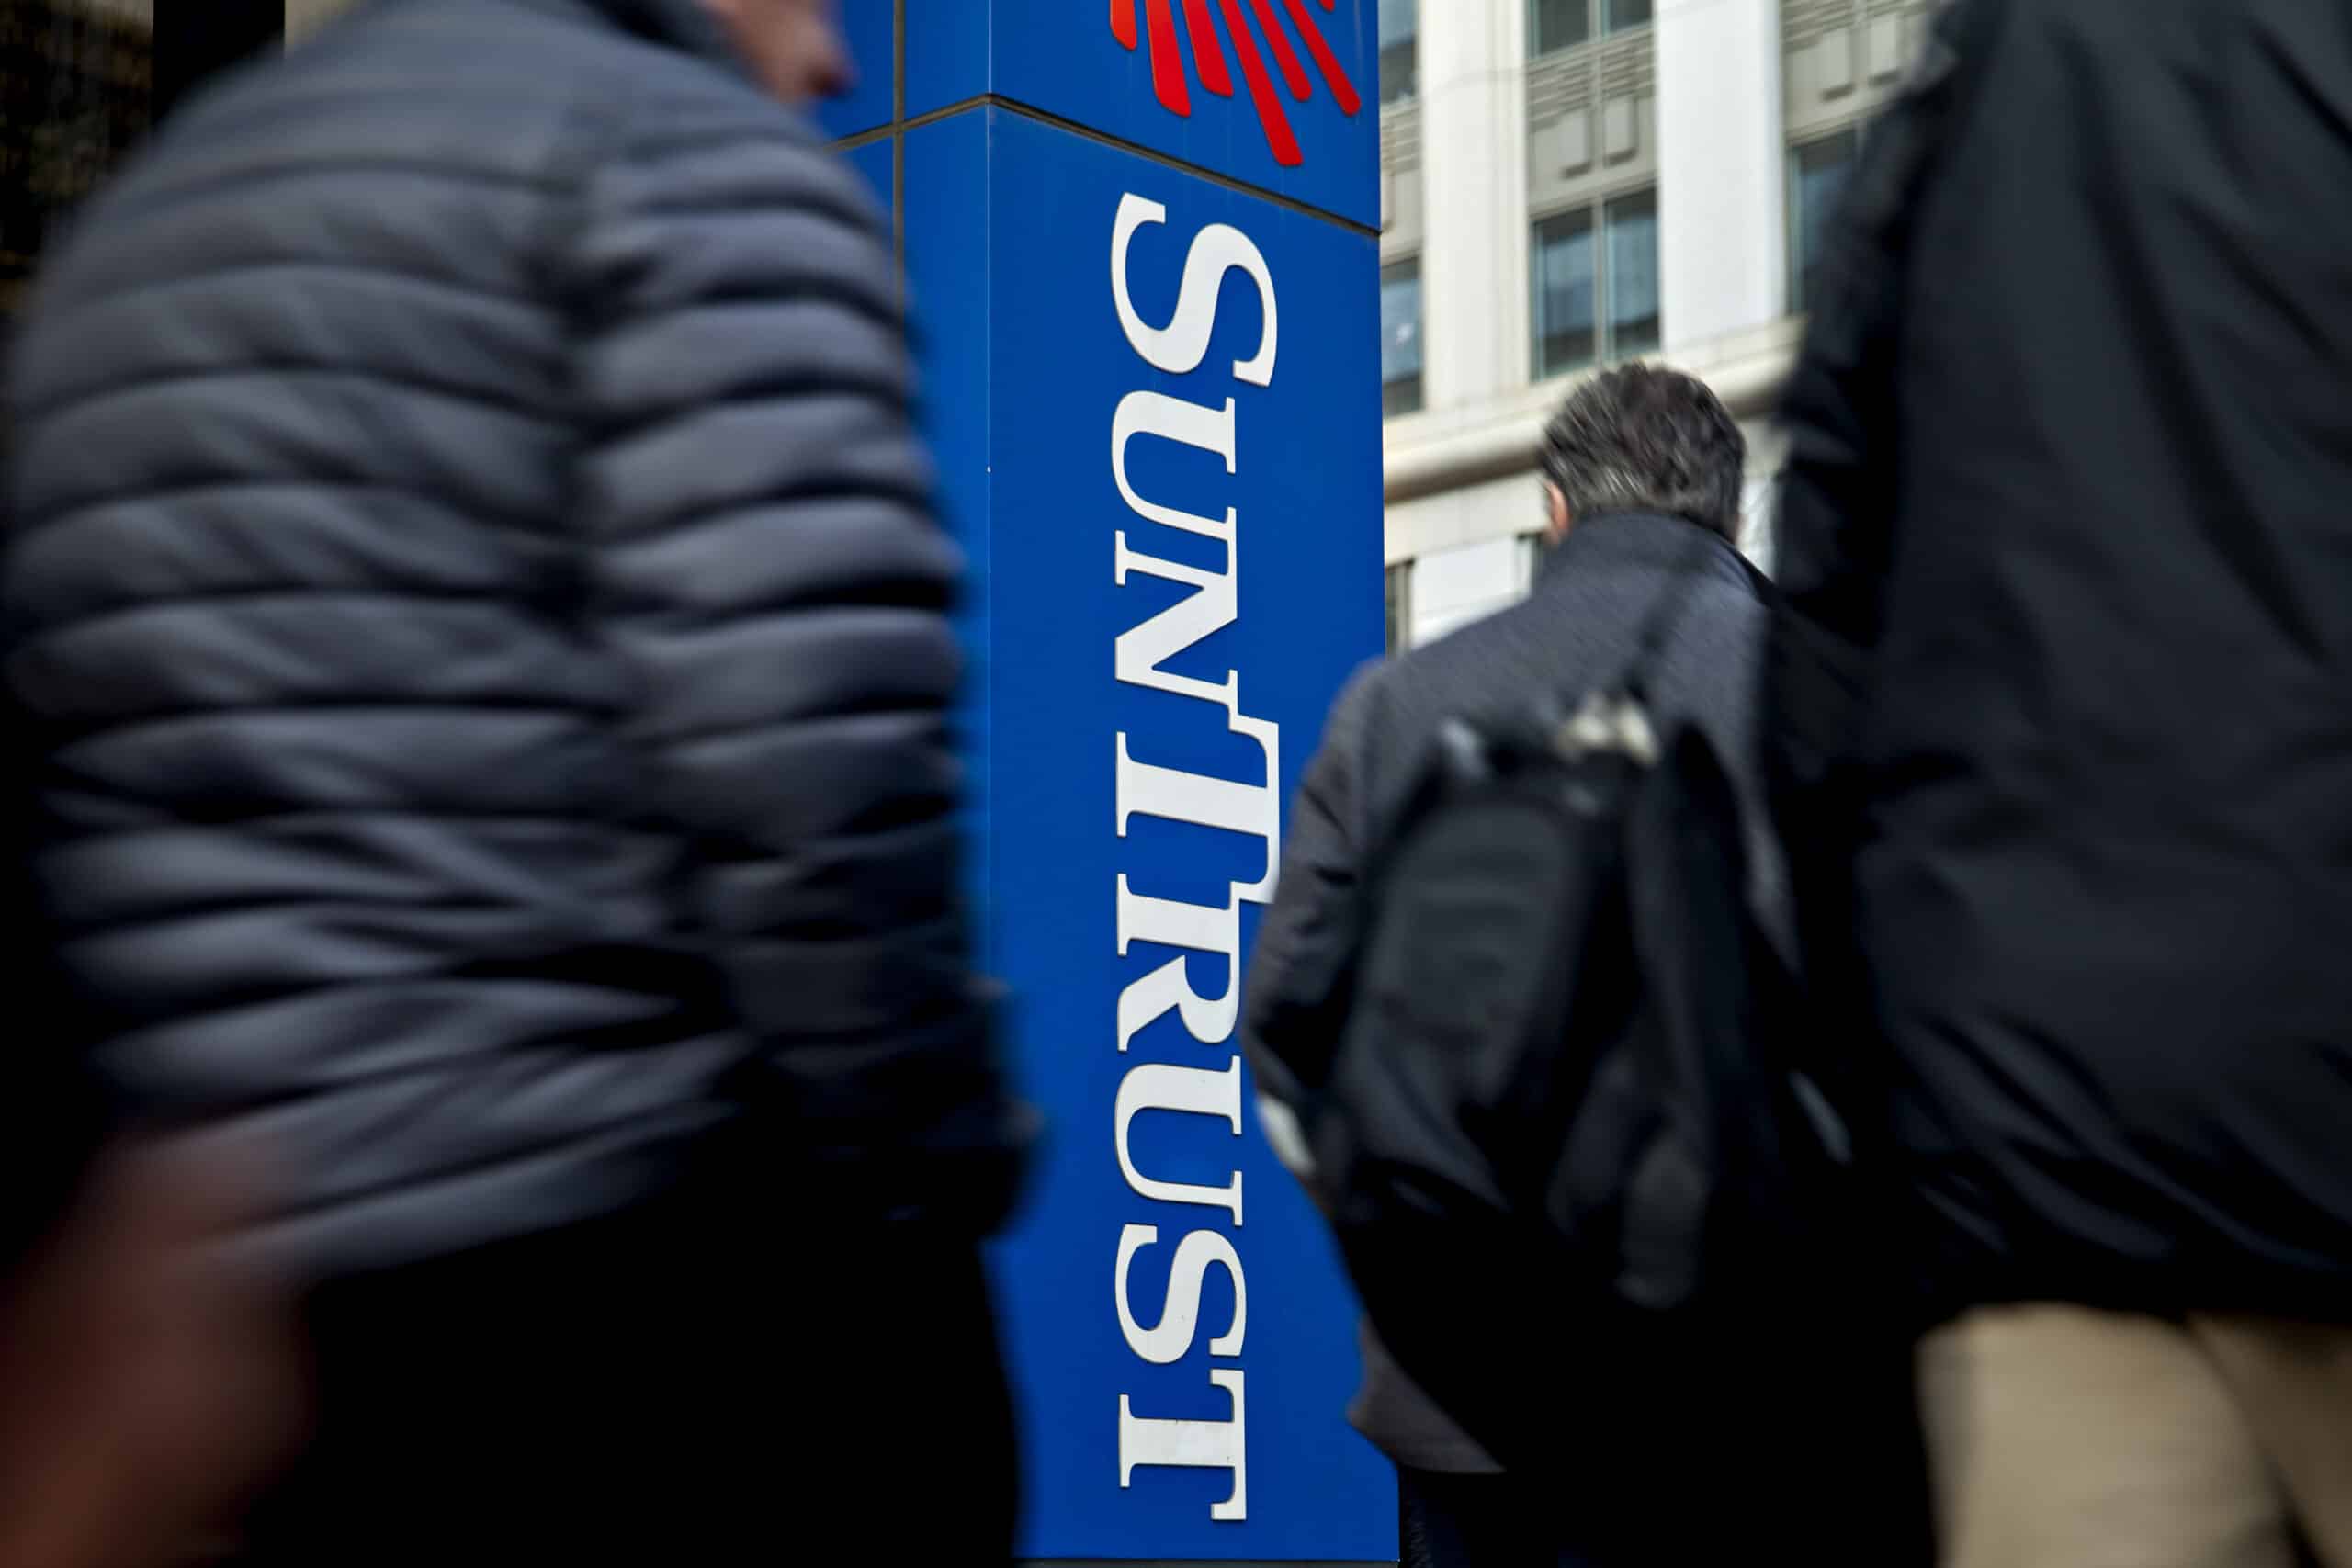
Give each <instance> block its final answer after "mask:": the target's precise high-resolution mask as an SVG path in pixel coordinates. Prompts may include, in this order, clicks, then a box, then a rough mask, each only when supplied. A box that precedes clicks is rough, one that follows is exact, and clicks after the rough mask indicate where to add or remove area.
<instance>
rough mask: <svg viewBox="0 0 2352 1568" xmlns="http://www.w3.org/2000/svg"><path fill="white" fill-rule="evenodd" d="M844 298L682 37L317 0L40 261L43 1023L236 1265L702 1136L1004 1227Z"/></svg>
mask: <svg viewBox="0 0 2352 1568" xmlns="http://www.w3.org/2000/svg"><path fill="white" fill-rule="evenodd" d="M893 280H894V267H893V265H892V260H891V256H890V253H889V250H888V243H887V239H886V236H885V233H884V231H883V230H882V229H881V227H880V225H879V222H878V220H877V217H876V212H875V210H874V209H873V207H872V205H871V203H870V201H869V199H868V198H867V197H866V196H865V194H864V192H863V190H862V187H861V186H859V185H858V184H857V182H856V181H855V179H854V177H853V175H851V174H850V172H849V171H847V170H846V169H845V168H843V167H842V165H840V164H838V163H836V162H835V160H833V159H832V158H831V157H830V156H828V155H827V154H826V153H825V152H824V151H823V150H822V148H821V146H820V143H819V142H818V141H817V140H816V139H815V137H814V136H813V134H812V133H811V131H810V130H809V129H808V128H807V127H805V126H804V125H803V124H801V123H800V122H799V121H798V120H797V118H795V117H793V116H792V115H790V114H789V113H787V112H786V110H784V109H782V108H781V107H778V106H776V105H775V103H773V102H772V101H770V100H769V99H768V98H767V97H765V96H763V94H762V93H761V92H760V91H759V90H758V89H757V88H755V86H754V85H753V84H752V81H751V80H750V78H749V76H748V75H747V74H746V73H744V72H743V71H741V69H740V68H739V67H738V65H737V63H736V62H735V60H734V58H733V56H732V55H731V53H730V52H729V51H728V49H727V48H726V47H725V46H724V44H723V42H722V40H721V39H720V37H719V35H718V31H717V29H716V27H715V25H714V24H713V23H712V22H711V21H710V20H709V19H708V16H707V13H706V11H705V10H704V8H703V7H702V6H700V5H699V4H698V3H697V0H383V3H381V4H379V5H376V6H368V7H363V8H362V9H361V10H360V11H359V12H358V13H357V14H356V15H355V16H354V17H351V18H349V19H347V20H346V21H345V23H343V24H341V25H338V26H336V27H334V28H330V29H329V30H328V31H327V32H326V33H325V34H324V35H322V37H320V38H319V39H317V40H316V41H315V42H313V43H310V44H307V45H305V46H303V47H301V48H300V49H298V50H297V51H294V52H293V53H292V54H291V55H290V56H289V57H288V58H287V59H286V60H284V61H282V62H274V63H272V64H269V65H267V66H266V67H264V68H260V69H257V70H255V71H254V72H252V73H247V74H243V75H242V76H240V77H238V78H237V79H235V80H234V81H233V82H232V83H231V84H229V85H224V86H223V87H222V88H221V89H220V90H219V91H218V92H216V93H214V94H212V95H210V96H207V97H204V98H201V99H199V100H198V101H197V102H196V103H194V104H192V105H191V106H190V107H187V109H185V110H184V111H183V112H182V113H181V115H180V116H179V117H177V118H175V119H174V120H173V121H172V122H171V123H170V124H169V125H168V126H167V127H166V128H165V130H164V134H163V136H162V138H161V140H160V141H159V143H158V144H157V145H156V146H155V147H154V148H153V150H152V151H150V152H148V153H146V154H145V155H144V156H142V157H141V158H140V159H138V160H137V161H136V162H135V164H133V166H131V167H130V169H129V171H128V172H126V173H125V174H124V175H122V176H121V177H120V178H119V180H118V181H117V183H116V184H115V185H114V186H112V187H111V188H110V189H109V190H108V191H107V193H106V194H105V195H104V197H102V198H101V199H99V200H98V201H97V202H96V206H95V208H94V209H92V210H91V211H90V213H89V214H88V216H87V220H86V221H85V222H84V223H83V224H82V226H81V228H80V230H79V231H78V233H77V234H76V235H75V237H74V239H73V241H72V242H71V243H70V244H69V245H67V246H66V248H65V249H64V251H63V253H62V254H60V255H58V256H56V257H55V258H54V260H53V262H52V265H51V267H50V269H49V271H48V274H47V276H46V277H45V279H44V280H43V282H42V284H41V286H40V292H39V295H38V299H37V301H36V303H35V305H34V307H33V310H32V315H31V320H30V321H29V323H28V327H27V330H26V332H25V333H24V336H23V338H22V340H21V341H20V343H19V344H17V351H16V353H15V355H14V357H13V362H12V365H11V368H10V378H9V395H10V398H11V402H12V410H11V412H12V416H13V419H14V422H15V423H14V437H15V439H14V443H13V445H14V452H13V458H14V461H13V466H12V469H11V473H10V477H9V493H10V498H11V502H12V504H11V513H10V517H9V529H10V531H9V536H8V545H7V549H6V556H5V564H4V565H0V595H5V608H6V615H7V635H8V649H7V655H6V680H7V685H8V689H9V692H10V693H11V694H12V695H13V697H14V699H15V701H16V703H17V705H19V706H20V707H21V708H22V709H23V710H24V720H23V722H25V723H26V724H27V725H28V726H29V744H28V751H29V753H30V755H31V757H32V760H33V766H34V767H35V769H36V770H37V771H36V773H35V775H34V783H35V785H36V794H37V805H36V810H37V824H36V834H37V838H38V840H39V844H40V847H39V848H38V850H37V852H36V857H35V863H34V864H35V870H36V872H37V874H38V877H39V880H40V897H41V901H42V918H43V919H44V921H45V929H46V939H47V943H48V948H49V952H50V953H51V956H52V957H53V960H54V962H55V964H57V966H58V968H59V971H60V977H61V979H62V983H63V986H64V987H65V989H66V991H67V992H68V994H69V1000H68V1002H67V1003H66V1006H65V1008H64V1010H63V1012H64V1016H63V1018H62V1021H61V1022H62V1028H63V1029H64V1030H65V1031H66V1032H68V1033H69V1034H70V1035H71V1036H72V1037H73V1038H74V1039H76V1040H78V1041H80V1042H81V1043H83V1044H84V1045H85V1047H86V1048H87V1050H88V1051H89V1052H90V1053H92V1055H93V1058H94V1059H95V1060H96V1061H97V1062H99V1063H100V1064H101V1065H102V1066H103V1067H104V1068H105V1070H106V1072H107V1076H108V1077H110V1078H111V1079H113V1080H114V1081H115V1082H117V1083H118V1084H119V1085H121V1086H122V1087H123V1088H124V1089H126V1090H127V1091H128V1092H129V1093H130V1095H131V1096H132V1098H133V1103H134V1106H135V1107H136V1109H138V1110H140V1111H143V1112H145V1113H146V1114H148V1115H150V1116H153V1117H156V1118H158V1119H162V1120H165V1121H169V1122H188V1123H192V1124H194V1125H196V1126H198V1127H200V1128H202V1129H204V1130H206V1131H207V1132H208V1133H209V1134H212V1135H215V1136H218V1137H220V1138H222V1139H226V1140H229V1141H232V1142H235V1143H237V1144H239V1145H245V1146H248V1147H250V1149H251V1150H252V1157H253V1158H254V1159H255V1160H257V1161H260V1162H262V1163H263V1165H264V1168H266V1169H268V1170H270V1171H273V1172H275V1173H276V1174H277V1177H278V1178H279V1179H280V1183H281V1187H282V1197H283V1201H282V1205H281V1207H280V1209H279V1211H278V1213H277V1215H276V1216H275V1218H274V1220H273V1222H272V1223H271V1224H270V1226H269V1227H268V1228H267V1230H266V1233H264V1235H262V1236H261V1238H260V1239H261V1240H262V1241H263V1242H265V1243H266V1244H268V1245H270V1246H273V1247H283V1248H288V1249H290V1250H291V1252H292V1254H293V1256H295V1257H296V1258H299V1259H300V1261H302V1262H303V1263H305V1264H308V1265H311V1266H314V1267H319V1268H327V1269H334V1268H345V1267H355V1266H361V1265H374V1264H382V1263H390V1262H397V1261H400V1260H402V1259H405V1258H416V1257H421V1256H427V1255H432V1254H435V1253H441V1252H447V1251H449V1250H452V1249H455V1248H458V1247H465V1246H468V1245H469V1244H472V1243H477V1242H481V1241H486V1240H491V1239H493V1238H497V1237H501V1236H506V1235H515V1234H516V1233H519V1232H523V1231H526V1230H531V1229H537V1228H540V1227H544V1226H547V1225H550V1224H558V1223H561V1222H564V1221H567V1220H571V1219H574V1218H579V1217H582V1216H585V1215H588V1214H593V1213H598V1212H602V1211H605V1210H609V1209H611V1208H614V1207H616V1206H617V1205H621V1204H624V1203H627V1202H628V1201H631V1200H632V1199H634V1198H636V1197H638V1196H639V1195H641V1194H643V1193H645V1192H646V1191H647V1190H649V1189H650V1188H652V1187H654V1186H656V1185H661V1184H664V1183H668V1182H670V1181H672V1180H673V1179H675V1177H676V1176H677V1174H678V1173H679V1172H680V1170H681V1169H682V1168H683V1162H684V1161H685V1159H686V1157H687V1156H688V1155H689V1153H690V1152H694V1151H701V1152H704V1153H709V1152H712V1151H715V1150H717V1149H718V1148H719V1147H722V1146H724V1147H726V1148H728V1149H729V1150H731V1151H734V1152H735V1153H737V1154H740V1155H741V1159H742V1161H743V1163H742V1165H741V1168H731V1167H730V1170H731V1171H732V1175H731V1176H730V1179H733V1180H737V1181H740V1182H741V1183H745V1184H748V1188H749V1190H747V1191H746V1192H745V1193H743V1194H742V1196H743V1197H744V1198H746V1199H747V1200H748V1201H749V1202H750V1203H751V1204H752V1206H753V1207H754V1208H755V1209H760V1210H768V1211H772V1212H774V1213H777V1214H779V1215H781V1214H785V1213H790V1214H792V1215H793V1216H795V1223H811V1222H815V1221H820V1220H823V1219H826V1218H831V1217H839V1218H842V1219H844V1220H845V1221H848V1222H850V1223H854V1222H855V1221H856V1220H858V1219H859V1218H861V1217H866V1216H876V1215H882V1214H886V1213H888V1214H932V1215H934V1216H937V1217H939V1218H940V1219H941V1220H942V1221H943V1222H944V1223H947V1224H956V1225H962V1226H968V1227H974V1228H978V1227H982V1226H985V1225H987V1224H989V1223H990V1222H992V1221H993V1220H994V1219H995V1218H996V1216H997V1215H998V1214H999V1213H1001V1210H1002V1208H1003V1206H1004V1204H1005V1201H1006V1199H1007V1195H1008V1191H1009V1188H1010V1176H1011V1170H1012V1165H1013V1163H1014V1160H1013V1157H1012V1153H1011V1151H1012V1146H1013V1144H1014V1143H1015V1141H1016V1140H1015V1137H1014V1134H1013V1131H1012V1129H1013V1125H1014V1121H1013V1118H1012V1115H1011V1113H1010V1112H1009V1111H1008V1110H1007V1102H1006V1100H1004V1098H1003V1095H1002V1093H1001V1089H1000V1086H999V1082H998V1077H997V1073H996V1069H995V1066H994V1065H993V1058H992V1051H991V1046H990V1042H989V1029H988V1025H987V1009H986V1008H985V1006H984V1005H983V998H982V996H981V993H980V990H979V987H978V986H977V985H976V983H975V980H974V976H973V974H972V971H971V961H970V956H969V943H968V942H967V930H966V924H965V920H964V918H963V917H962V915H961V914H960V913H959V911H958V907H957V897H956V894H957V887H958V874H957V871H956V824H955V821H954V817H953V811H954V807H955V805H956V794H957V781H956V760H955V758H954V757H953V756H952V755H951V752H950V749H949V742H948V736H947V730H946V715H947V711H948V705H949V703H950V700H951V697H952V695H953V694H954V692H955V690H956V682H957V679H958V674H957V671H958V662H957V652H956V645H955V641H954V638H953V637H952V635H951V632H950V628H949V622H948V617H947V610H948V604H949V599H950V595H951V592H952V590H953V586H954V583H955V581H956V575H957V571H958V558H957V556H956V551H955V550H954V548H953V547H952V546H951V545H950V544H949V542H948V541H947V540H946V539H945V538H944V536H942V535H941V533H940V531H939V530H938V529H937V528H936V527H935V526H934V524H933V517H932V513H931V505H930V475H929V470H928V468H927V466H926V463H925V459H924V457H923V454H922V451H921V449H920V448H919V446H918V445H917V442H916V440H915V437H914V434H913V433H912V431H911V429H910V423H909V396H910V372H909V365H908V360H907V356H906V354H905V351H904V347H903V343H902V330H901V322H900V314H899V299H898V297H897V290H896V286H895V283H894V281H893ZM729 1128H731V1129H734V1130H735V1131H736V1132H739V1133H740V1134H741V1136H740V1137H728V1138H724V1139H722V1138H720V1137H719V1134H720V1132H721V1130H722V1129H729ZM730 1157H732V1156H730Z"/></svg>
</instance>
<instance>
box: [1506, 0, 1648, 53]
mask: <svg viewBox="0 0 2352 1568" xmlns="http://www.w3.org/2000/svg"><path fill="white" fill-rule="evenodd" d="M1576 4H1577V6H1580V7H1582V9H1583V11H1584V33H1583V35H1582V36H1581V37H1579V38H1577V39H1573V40H1571V41H1569V42H1567V43H1555V44H1551V45H1548V46H1547V45H1546V44H1544V41H1543V38H1544V28H1543V17H1544V0H1527V58H1528V59H1530V60H1549V59H1551V58H1552V57H1553V56H1554V55H1557V54H1566V53H1569V52H1570V51H1574V50H1579V49H1583V48H1585V47H1586V46H1587V45H1589V44H1595V43H1600V42H1601V41H1603V40H1604V39H1612V38H1623V36H1624V35H1625V34H1627V33H1632V32H1638V31H1640V30H1641V29H1642V28H1646V27H1653V26H1655V25H1656V24H1657V0H1649V7H1650V14H1649V15H1648V16H1646V17H1643V18H1642V19H1641V20H1640V21H1638V22H1620V21H1618V20H1617V19H1616V6H1618V4H1619V0H1576Z"/></svg>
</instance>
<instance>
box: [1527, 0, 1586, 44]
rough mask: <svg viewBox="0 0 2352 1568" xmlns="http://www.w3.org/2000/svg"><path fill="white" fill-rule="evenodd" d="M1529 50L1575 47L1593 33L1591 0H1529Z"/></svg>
mask: <svg viewBox="0 0 2352 1568" xmlns="http://www.w3.org/2000/svg"><path fill="white" fill-rule="evenodd" d="M1530 3H1531V5H1532V10H1531V11H1530V12H1529V14H1528V20H1527V39H1528V53H1529V54H1531V55H1544V54H1552V53H1555V52H1556V51H1560V50H1563V49H1574V48H1575V47H1576V46H1577V45H1578V44H1580V43H1582V42H1584V41H1585V40H1586V39H1589V38H1590V37H1592V0H1530Z"/></svg>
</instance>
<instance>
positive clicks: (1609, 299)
mask: <svg viewBox="0 0 2352 1568" xmlns="http://www.w3.org/2000/svg"><path fill="white" fill-rule="evenodd" d="M1640 197H1648V198H1649V201H1650V204H1651V207H1650V210H1651V228H1650V243H1651V249H1652V256H1653V259H1652V263H1651V265H1652V269H1653V271H1655V270H1656V268H1657V259H1656V257H1657V252H1658V251H1659V249H1660V246H1659V243H1658V235H1657V181H1655V180H1652V181H1649V182H1647V183H1645V184H1643V185H1637V186H1624V187H1622V188H1619V189H1616V190H1611V191H1602V192H1598V193H1596V194H1594V195H1592V196H1589V197H1581V198H1579V199H1578V200H1576V201H1574V202H1570V203H1568V204H1567V205H1566V206H1562V207H1555V208H1554V209H1551V210H1550V211H1547V212H1543V213H1537V214H1532V215H1531V216H1530V218H1529V221H1528V231H1527V263H1528V300H1527V307H1528V333H1527V337H1528V345H1527V348H1528V368H1529V373H1530V375H1531V376H1532V378H1533V380H1534V382H1535V384H1536V385H1538V386H1540V385H1542V384H1543V383H1544V382H1546V381H1555V380H1558V379H1559V378H1562V377H1566V376H1575V375H1579V374H1582V373H1583V372H1585V371H1588V370H1598V369H1600V368H1602V367H1607V366H1611V365H1617V364H1622V363H1623V362H1624V361H1626V360H1628V359H1638V358H1640V357H1641V356H1642V355H1647V354H1657V353H1658V352H1660V350H1661V349H1663V347H1664V346H1665V343H1666V306H1665V301H1664V299H1660V300H1659V301H1658V312H1657V336H1656V339H1655V340H1654V341H1652V342H1650V343H1647V344H1644V345H1643V346H1641V347H1639V348H1635V349H1634V350H1632V351H1630V352H1620V350H1619V348H1618V345H1617V341H1616V340H1617V326H1618V323H1617V322H1616V321H1615V320H1614V319H1613V309H1612V307H1613V305H1614V302H1615V295H1616V285H1615V282H1614V280H1613V278H1612V276H1611V274H1612V272H1613V271H1614V268H1613V266H1612V265H1611V259H1610V254H1609V252H1610V248H1611V246H1610V236H1611V229H1610V213H1611V209H1614V208H1617V207H1619V206H1622V205H1623V203H1625V202H1627V201H1632V200H1635V199H1638V198H1640ZM1579 215H1581V216H1582V218H1583V219H1584V232H1585V233H1586V234H1587V235H1589V237H1590V239H1591V242H1592V322H1591V332H1592V354H1591V355H1590V356H1589V357H1588V358H1585V359H1581V360H1577V361H1575V362H1574V363H1569V364H1563V365H1552V364H1549V363H1548V362H1547V359H1548V356H1547V355H1546V353H1545V348H1544V345H1545V343H1546V341H1547V339H1548V337H1549V336H1550V335H1551V334H1548V333H1546V332H1545V331H1544V326H1545V322H1544V230H1545V228H1546V227H1548V226H1550V225H1552V224H1555V223H1557V222H1559V221H1560V220H1563V219H1566V218H1572V217H1576V216H1579ZM1661 281H1662V280H1661ZM1661 292H1663V290H1662V289H1661Z"/></svg>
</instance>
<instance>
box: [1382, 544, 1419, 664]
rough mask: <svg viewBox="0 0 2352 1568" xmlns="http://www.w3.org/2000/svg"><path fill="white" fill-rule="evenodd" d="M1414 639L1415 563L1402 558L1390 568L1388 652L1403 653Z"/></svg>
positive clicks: (1393, 655)
mask: <svg viewBox="0 0 2352 1568" xmlns="http://www.w3.org/2000/svg"><path fill="white" fill-rule="evenodd" d="M1412 640H1413V563H1412V562H1411V561H1408V560H1400V561H1398V562H1397V564H1396V565H1394V566H1392V567H1390V568H1389V569H1388V652H1389V655H1390V657H1392V658H1394V657H1395V656H1396V655H1397V654H1399V653H1402V652H1404V651H1405V649H1407V648H1408V647H1410V646H1411V645H1412Z"/></svg>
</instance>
